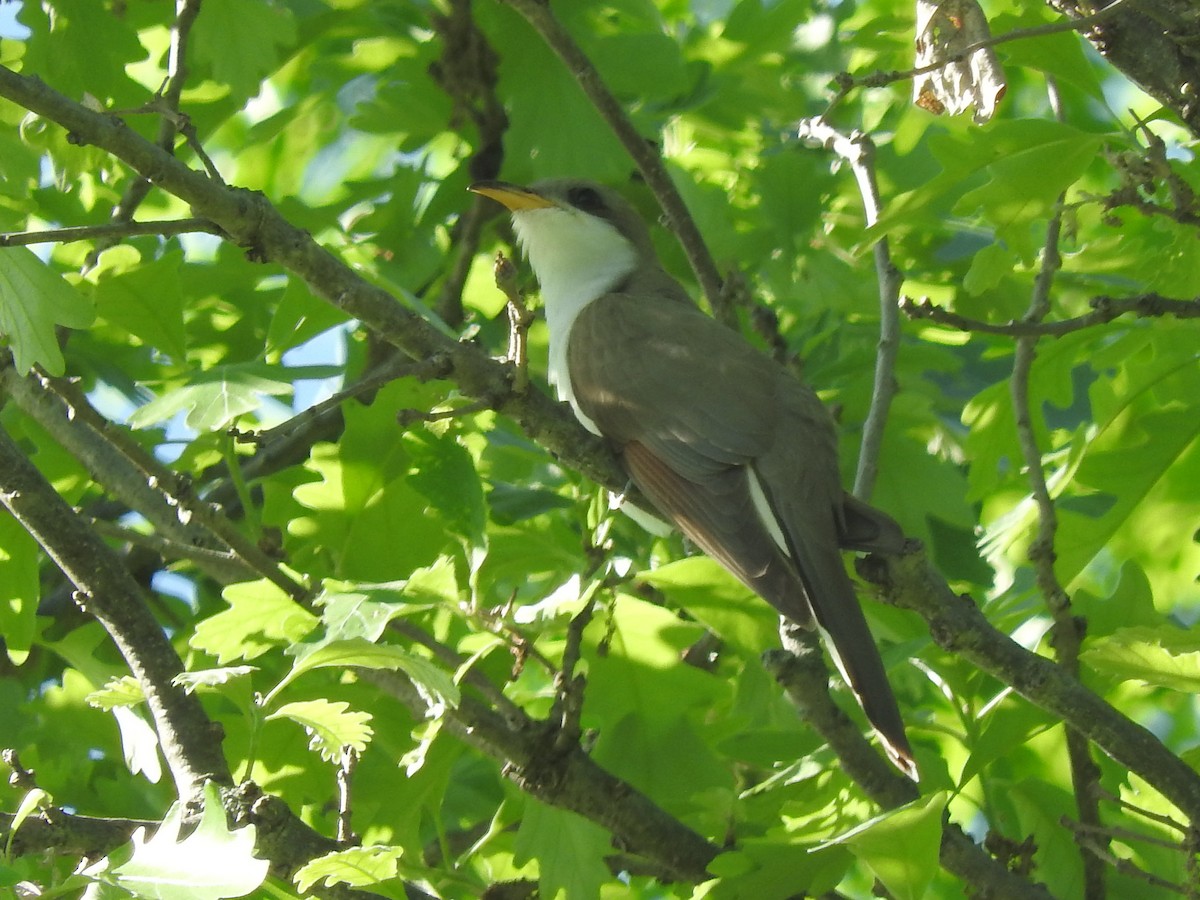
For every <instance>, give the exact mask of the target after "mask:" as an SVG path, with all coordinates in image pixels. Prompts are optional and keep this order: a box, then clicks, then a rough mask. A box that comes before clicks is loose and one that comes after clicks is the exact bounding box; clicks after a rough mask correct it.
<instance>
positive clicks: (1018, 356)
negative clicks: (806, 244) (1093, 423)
mask: <svg viewBox="0 0 1200 900" xmlns="http://www.w3.org/2000/svg"><path fill="white" fill-rule="evenodd" d="M1050 94H1051V104H1052V105H1053V106H1057V91H1055V90H1053V89H1052V90H1051V92H1050ZM1065 200H1066V197H1065V195H1063V196H1060V197H1059V198H1058V204H1057V208H1056V210H1055V213H1054V215H1053V216H1052V217H1051V219H1050V223H1049V226H1048V228H1047V229H1046V240H1045V244H1044V245H1043V248H1042V265H1041V268H1040V269H1039V270H1038V273H1037V277H1036V278H1035V279H1034V283H1033V292H1032V294H1031V295H1030V299H1029V309H1028V310H1027V312H1026V313H1025V316H1024V320H1023V321H1025V322H1041V321H1042V320H1043V319H1045V317H1046V315H1047V314H1048V313H1049V312H1050V290H1051V287H1052V286H1053V284H1054V279H1055V276H1056V275H1057V274H1058V270H1059V269H1060V268H1061V266H1062V256H1061V254H1060V252H1059V238H1060V236H1061V234H1062V215H1063V214H1062V205H1063V203H1064V201H1065ZM1038 340H1039V339H1038V337H1036V336H1028V335H1026V336H1022V337H1019V338H1017V339H1016V345H1015V347H1014V351H1013V369H1012V379H1011V381H1010V383H1009V387H1010V390H1011V393H1012V404H1013V413H1014V416H1015V418H1016V430H1017V442H1018V444H1019V445H1020V447H1021V456H1022V457H1023V459H1024V462H1025V469H1026V477H1027V478H1028V479H1029V484H1030V490H1031V492H1032V495H1033V502H1034V504H1035V506H1036V507H1037V534H1036V536H1035V537H1034V539H1033V542H1032V543H1031V544H1030V546H1029V550H1028V556H1029V561H1030V563H1032V564H1033V568H1034V572H1035V579H1036V581H1037V585H1038V588H1039V590H1040V591H1041V594H1042V596H1043V598H1045V601H1046V605H1047V607H1048V608H1049V611H1050V615H1051V617H1052V618H1053V620H1054V625H1053V626H1052V634H1051V644H1052V645H1053V646H1054V649H1055V653H1056V656H1057V658H1058V662H1059V665H1061V666H1063V668H1064V669H1066V671H1067V672H1069V673H1070V674H1071V675H1072V676H1073V677H1078V676H1079V650H1080V644H1081V642H1082V639H1083V634H1082V631H1083V625H1082V621H1081V620H1077V619H1076V617H1075V616H1074V615H1073V614H1072V611H1071V599H1070V597H1068V596H1067V592H1066V591H1065V590H1064V589H1063V586H1062V584H1061V583H1060V582H1059V580H1058V575H1057V574H1056V573H1055V571H1054V561H1055V559H1056V552H1055V540H1056V536H1057V533H1058V513H1057V511H1056V509H1055V507H1054V500H1053V498H1051V496H1050V489H1049V487H1048V485H1047V483H1046V473H1045V470H1044V469H1043V464H1042V452H1041V449H1040V447H1039V446H1038V441H1037V436H1036V434H1035V432H1034V426H1033V415H1032V409H1031V404H1030V399H1029V379H1030V375H1031V373H1032V370H1033V361H1034V359H1035V357H1036V355H1037V342H1038ZM1066 738H1067V756H1068V759H1069V760H1070V766H1071V780H1072V784H1073V787H1074V793H1075V803H1076V807H1077V809H1078V811H1079V818H1080V820H1081V821H1082V822H1083V823H1085V824H1087V825H1091V826H1096V827H1099V826H1100V810H1099V803H1098V801H1097V798H1096V794H1095V787H1096V785H1097V784H1098V783H1099V780H1100V769H1099V767H1098V766H1097V765H1096V762H1095V760H1093V759H1092V757H1091V752H1090V748H1089V746H1088V741H1087V738H1086V737H1084V736H1083V735H1082V734H1081V733H1080V732H1078V731H1076V730H1074V729H1071V728H1068V729H1067V734H1066ZM1096 840H1097V839H1096V838H1093V839H1092V842H1093V843H1094V842H1095V841H1096ZM1082 863H1083V871H1084V880H1085V888H1084V896H1086V897H1097V898H1098V897H1102V896H1103V895H1104V876H1105V872H1104V867H1103V865H1101V864H1100V861H1099V858H1098V856H1096V855H1093V854H1092V853H1083V854H1082Z"/></svg>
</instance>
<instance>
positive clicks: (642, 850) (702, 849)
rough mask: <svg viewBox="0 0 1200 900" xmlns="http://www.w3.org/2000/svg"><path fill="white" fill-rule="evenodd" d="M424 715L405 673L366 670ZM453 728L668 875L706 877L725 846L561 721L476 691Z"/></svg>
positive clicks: (521, 782) (526, 783)
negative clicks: (620, 772)
mask: <svg viewBox="0 0 1200 900" xmlns="http://www.w3.org/2000/svg"><path fill="white" fill-rule="evenodd" d="M360 677H362V678H363V679H364V680H366V681H370V682H371V683H372V684H375V685H377V686H378V687H380V688H382V689H383V690H386V691H387V692H388V693H390V694H391V695H392V696H394V697H396V698H397V699H398V700H400V702H401V703H403V704H404V705H405V706H407V707H409V708H410V709H411V710H412V711H413V713H414V714H415V715H417V716H424V715H425V710H426V702H425V700H424V699H423V698H422V697H421V695H420V694H419V693H418V692H417V689H416V688H415V687H414V686H413V685H412V682H410V681H409V680H408V679H407V678H405V677H404V676H403V675H400V674H397V673H393V672H385V671H361V672H360ZM446 727H447V728H448V729H449V730H450V731H451V732H453V733H454V734H455V735H456V736H457V737H458V738H459V739H460V740H462V741H463V742H464V743H467V744H470V745H471V746H473V747H475V748H477V749H478V750H480V751H481V752H483V753H485V754H487V755H488V756H491V757H492V758H494V759H496V760H498V761H500V762H502V763H503V764H504V774H505V776H507V777H508V778H509V779H511V780H512V781H513V782H515V783H516V784H517V785H518V786H519V787H520V788H521V789H522V790H524V791H526V792H527V793H529V794H531V795H532V796H534V797H536V798H537V799H539V800H541V801H542V802H544V803H548V804H551V805H552V806H557V807H560V808H562V809H568V810H571V811H572V812H576V813H578V814H579V815H581V816H584V817H586V818H588V819H591V820H592V821H593V822H597V823H599V824H600V825H603V826H604V827H605V828H607V829H609V830H610V831H611V832H612V833H613V836H614V837H615V838H616V839H617V841H618V843H619V845H620V846H622V847H624V848H626V849H627V850H629V851H631V852H634V853H637V854H639V855H641V856H644V857H646V858H648V859H650V860H652V861H653V862H654V863H655V864H656V866H657V867H658V868H659V869H661V870H662V873H663V875H664V877H666V878H669V879H680V880H684V881H695V882H699V881H706V880H708V879H709V878H711V877H712V876H711V875H710V874H709V873H708V871H707V866H708V864H709V862H711V861H712V860H713V858H714V857H716V855H717V854H718V853H719V852H720V850H719V848H717V847H716V846H714V845H713V844H710V843H709V842H708V841H706V840H705V839H704V838H703V837H701V836H700V835H699V834H697V833H696V832H694V831H692V830H691V829H690V828H688V827H687V826H686V825H684V824H683V823H682V822H680V821H679V820H678V819H676V818H674V817H673V816H671V815H670V814H668V813H667V812H665V811H664V810H663V809H662V808H661V807H659V806H657V805H656V804H655V803H654V802H653V801H652V800H651V799H650V798H649V797H647V796H646V795H645V794H643V793H641V792H640V791H639V790H637V788H635V787H633V786H632V785H630V784H629V783H627V782H625V781H622V780H621V779H619V778H617V777H616V776H614V775H612V774H611V773H609V772H606V771H605V770H604V769H602V768H601V767H600V766H598V765H597V764H596V763H595V762H593V761H592V759H591V757H589V756H588V755H587V754H586V753H584V751H583V749H582V748H581V747H580V746H579V744H578V743H576V742H567V745H566V746H564V745H563V743H562V742H560V741H558V740H556V737H557V736H558V734H559V733H560V732H559V730H558V728H557V725H556V724H555V723H548V722H539V721H537V720H535V719H532V718H530V717H529V716H528V715H526V714H525V713H524V712H514V711H512V710H509V712H508V714H507V715H506V716H502V715H500V714H499V713H497V712H495V711H494V710H492V709H490V708H489V707H487V706H486V705H484V704H482V703H480V702H479V701H477V700H475V699H474V698H472V697H470V696H464V697H463V698H462V702H461V703H460V705H459V706H458V708H456V709H453V710H449V711H448V712H447V713H446Z"/></svg>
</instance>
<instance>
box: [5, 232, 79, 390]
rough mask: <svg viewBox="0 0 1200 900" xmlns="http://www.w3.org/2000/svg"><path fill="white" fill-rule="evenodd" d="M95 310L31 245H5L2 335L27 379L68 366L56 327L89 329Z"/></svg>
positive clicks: (55, 371) (56, 371)
mask: <svg viewBox="0 0 1200 900" xmlns="http://www.w3.org/2000/svg"><path fill="white" fill-rule="evenodd" d="M94 317H95V313H94V312H93V310H92V306H91V304H90V303H88V302H87V300H85V299H84V298H83V296H82V295H80V293H79V292H78V291H76V290H75V288H73V287H71V285H69V284H67V282H66V281H64V280H63V278H62V276H61V275H59V274H58V273H57V272H55V271H54V270H52V269H51V268H50V267H49V266H47V265H46V264H45V263H43V262H42V261H41V260H40V259H38V258H37V257H36V256H34V254H33V253H32V252H31V251H30V250H29V249H28V248H26V247H0V336H3V337H4V338H6V339H7V340H8V343H9V346H10V347H12V352H13V359H14V361H15V364H16V367H17V371H18V372H20V373H21V374H22V375H24V374H25V373H27V372H28V371H29V370H30V368H32V367H33V366H34V365H39V366H41V367H42V368H43V369H45V370H46V371H47V372H49V373H50V374H51V375H61V374H63V371H64V370H65V367H66V362H65V361H64V360H63V355H62V351H61V350H59V348H58V336H57V335H56V334H55V328H56V327H57V326H59V325H62V326H64V327H66V328H86V327H87V326H88V325H91V324H92V319H93V318H94Z"/></svg>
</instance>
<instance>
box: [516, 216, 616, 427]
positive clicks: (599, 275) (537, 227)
mask: <svg viewBox="0 0 1200 900" xmlns="http://www.w3.org/2000/svg"><path fill="white" fill-rule="evenodd" d="M513 226H514V227H515V229H516V232H517V238H518V239H519V241H520V243H521V246H522V247H523V248H524V249H525V253H526V255H527V256H528V257H529V264H530V265H531V266H533V271H534V272H535V273H536V274H537V279H538V284H540V285H541V288H542V302H543V304H544V305H545V308H546V325H547V326H548V327H549V329H550V364H549V368H548V377H549V380H550V384H552V385H553V386H554V389H555V390H556V391H557V392H558V399H560V400H564V401H566V402H568V403H570V404H571V409H572V410H574V412H575V417H576V418H577V419H579V421H580V422H581V423H582V424H583V427H584V428H586V429H587V430H588V431H590V432H592V433H593V434H600V430H599V429H598V428H597V427H596V424H595V423H594V422H593V421H592V420H591V419H589V418H588V417H587V416H586V415H584V414H583V411H582V410H580V408H579V404H578V402H577V401H576V399H575V392H574V390H572V388H571V375H570V372H568V371H567V341H568V340H569V339H570V335H571V326H572V325H573V324H574V323H575V317H576V316H578V315H579V313H580V312H581V311H582V310H583V308H584V307H585V306H587V305H588V304H589V303H591V302H592V301H593V300H595V299H596V298H597V297H599V296H601V295H603V294H606V293H608V292H609V291H610V290H612V289H613V288H614V287H616V285H617V284H618V283H620V282H621V281H622V280H623V279H624V278H625V277H626V276H627V275H629V273H630V272H632V271H633V268H634V266H635V265H636V264H637V254H636V252H635V251H634V249H633V245H632V244H630V243H629V241H628V240H626V239H625V238H624V237H622V236H621V234H620V232H618V231H617V230H616V229H615V228H613V226H612V225H610V224H609V223H608V222H606V221H604V220H603V219H598V218H596V217H595V216H591V215H588V214H587V213H584V212H580V211H579V210H576V209H572V208H569V207H557V206H556V207H547V208H543V209H527V210H520V211H517V212H515V213H513Z"/></svg>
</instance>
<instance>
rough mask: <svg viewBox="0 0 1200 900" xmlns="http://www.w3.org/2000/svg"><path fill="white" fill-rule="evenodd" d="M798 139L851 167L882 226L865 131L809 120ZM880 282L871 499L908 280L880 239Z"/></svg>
mask: <svg viewBox="0 0 1200 900" xmlns="http://www.w3.org/2000/svg"><path fill="white" fill-rule="evenodd" d="M797 137H799V138H800V139H801V140H808V141H815V142H817V143H819V144H821V145H822V146H824V147H825V148H826V149H829V150H832V151H833V152H834V153H836V154H837V155H838V156H840V157H841V158H842V159H844V160H845V161H846V162H847V163H849V165H850V169H851V171H852V172H853V173H854V179H855V181H857V182H858V190H859V193H860V194H861V195H862V201H863V213H864V217H865V220H866V225H867V227H868V228H870V227H871V226H872V225H874V224H875V223H876V222H878V221H879V216H880V213H881V211H882V208H883V206H882V202H881V201H880V197H879V184H878V182H877V181H876V178H875V144H874V142H873V141H872V140H871V138H870V136H869V135H867V134H865V133H863V132H854V133H852V134H843V133H842V132H840V131H838V130H837V129H835V128H834V127H833V126H832V125H830V124H829V123H828V122H826V121H825V120H824V119H821V118H816V119H804V120H802V121H801V122H800V123H799V125H798V127H797ZM873 253H874V256H875V277H876V279H877V280H878V282H879V345H878V351H877V353H876V356H875V384H874V387H873V389H872V391H871V409H870V411H869V413H868V414H867V419H866V422H864V423H863V439H862V447H861V448H860V450H859V454H858V468H857V471H856V472H855V475H854V495H855V496H856V497H858V498H859V499H861V500H870V499H871V492H872V491H873V490H874V489H875V479H876V478H877V476H878V474H879V454H880V452H881V451H882V448H883V434H884V429H885V428H886V426H887V419H888V412H889V411H890V410H891V405H892V398H893V397H894V396H895V395H896V354H897V352H898V351H899V348H900V315H899V312H898V311H897V304H898V303H899V300H900V285H901V284H902V283H903V281H904V277H903V275H902V274H901V272H900V270H899V269H897V268H896V265H895V264H894V263H893V262H892V256H891V252H890V251H889V249H888V241H887V238H886V237H880V238H879V239H878V240H877V241H876V242H875V247H874V249H873Z"/></svg>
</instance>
